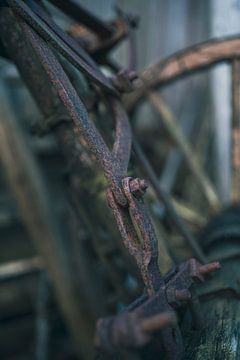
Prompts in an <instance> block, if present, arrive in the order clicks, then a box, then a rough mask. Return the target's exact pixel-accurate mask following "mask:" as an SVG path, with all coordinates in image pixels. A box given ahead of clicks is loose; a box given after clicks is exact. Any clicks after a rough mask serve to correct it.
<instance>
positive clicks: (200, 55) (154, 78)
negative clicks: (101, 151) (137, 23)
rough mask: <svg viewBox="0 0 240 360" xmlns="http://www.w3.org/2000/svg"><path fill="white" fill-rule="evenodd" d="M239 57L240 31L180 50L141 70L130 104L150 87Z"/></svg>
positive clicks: (136, 101) (133, 103) (130, 107)
mask: <svg viewBox="0 0 240 360" xmlns="http://www.w3.org/2000/svg"><path fill="white" fill-rule="evenodd" d="M239 57H240V36H239V35H238V36H231V37H227V38H223V39H214V40H210V41H207V42H204V43H201V44H198V45H195V46H192V47H189V48H187V49H184V50H182V51H179V52H177V53H175V54H173V55H171V56H169V57H168V58H166V59H163V60H160V61H159V62H158V63H156V64H154V65H151V66H149V67H148V68H146V69H145V70H143V71H142V72H141V73H140V74H139V79H138V80H136V81H135V84H134V85H135V87H136V90H135V91H134V92H133V93H132V94H129V95H128V96H127V97H126V96H125V98H124V102H125V104H126V107H127V109H128V110H132V109H133V107H134V106H135V105H136V104H137V103H138V102H139V101H140V100H141V99H142V98H143V97H144V96H145V94H146V90H148V89H150V88H156V87H157V86H160V85H166V84H168V83H170V82H172V81H175V80H177V79H178V78H180V77H182V76H186V75H190V74H192V73H194V72H197V71H200V70H203V69H206V68H208V67H210V66H212V65H215V64H218V63H221V62H226V61H230V60H232V59H234V58H239Z"/></svg>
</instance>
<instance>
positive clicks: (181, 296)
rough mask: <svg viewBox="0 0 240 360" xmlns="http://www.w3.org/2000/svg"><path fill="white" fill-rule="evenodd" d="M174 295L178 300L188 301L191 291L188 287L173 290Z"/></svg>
mask: <svg viewBox="0 0 240 360" xmlns="http://www.w3.org/2000/svg"><path fill="white" fill-rule="evenodd" d="M175 297H176V300H178V301H189V300H190V299H191V297H192V296H191V293H190V291H189V290H188V289H182V290H175Z"/></svg>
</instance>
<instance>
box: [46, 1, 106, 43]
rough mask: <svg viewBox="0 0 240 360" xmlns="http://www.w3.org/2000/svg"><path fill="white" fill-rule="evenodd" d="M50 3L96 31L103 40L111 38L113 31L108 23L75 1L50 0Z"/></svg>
mask: <svg viewBox="0 0 240 360" xmlns="http://www.w3.org/2000/svg"><path fill="white" fill-rule="evenodd" d="M50 2H51V3H52V4H53V5H55V6H57V7H58V8H59V9H61V10H62V11H63V12H64V13H65V14H67V15H69V16H70V17H72V18H73V19H74V20H76V21H77V22H79V23H80V24H83V25H85V26H86V27H87V28H89V29H91V30H92V31H94V32H95V33H96V34H97V35H99V36H100V37H101V38H102V39H105V38H109V37H111V36H112V34H113V30H112V29H111V27H110V26H108V24H107V23H106V22H103V21H101V20H100V19H99V18H98V17H97V16H95V15H93V14H92V13H90V12H89V11H87V10H86V9H84V8H83V7H82V6H81V5H80V4H79V3H76V2H75V1H73V0H68V1H67V2H66V0H50Z"/></svg>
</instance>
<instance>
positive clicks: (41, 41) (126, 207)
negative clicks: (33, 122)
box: [7, 0, 219, 359]
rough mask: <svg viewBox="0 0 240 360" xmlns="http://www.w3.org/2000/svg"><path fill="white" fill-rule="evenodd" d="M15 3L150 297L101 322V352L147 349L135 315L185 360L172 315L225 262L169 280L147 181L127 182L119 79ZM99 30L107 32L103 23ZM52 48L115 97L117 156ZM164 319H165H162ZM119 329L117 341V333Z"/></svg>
mask: <svg viewBox="0 0 240 360" xmlns="http://www.w3.org/2000/svg"><path fill="white" fill-rule="evenodd" d="M7 3H8V4H9V6H10V7H11V9H12V11H13V13H14V14H15V20H16V21H17V22H18V24H19V26H20V28H21V31H22V33H23V34H24V36H25V38H26V41H28V42H29V43H30V44H31V46H32V48H33V49H34V51H35V55H37V57H38V59H39V61H40V62H41V64H42V67H43V68H44V70H45V72H46V74H47V76H48V78H49V80H50V81H51V83H52V85H53V87H54V89H55V91H56V92H57V94H58V96H59V99H60V100H61V102H62V104H63V105H64V108H65V109H66V110H67V113H68V114H69V116H70V118H71V119H72V121H73V122H74V125H75V126H76V128H77V129H78V130H79V133H80V134H81V136H80V137H79V141H82V142H84V145H85V146H86V145H87V148H88V150H89V151H90V152H91V153H92V155H93V156H94V157H95V158H96V160H97V162H98V163H99V164H100V166H101V167H102V169H103V172H104V174H105V177H106V179H107V181H108V185H109V189H108V191H107V199H108V203H109V206H110V208H111V209H112V211H113V214H114V216H115V218H116V222H117V224H118V227H119V231H120V233H121V236H122V238H123V242H124V244H125V245H126V247H127V249H128V250H129V252H130V254H131V255H133V256H134V258H135V260H136V263H137V265H138V267H139V270H140V272H141V274H142V278H143V281H144V285H145V294H144V295H143V296H142V297H141V298H140V300H138V301H137V302H136V304H135V305H133V306H130V308H129V309H127V310H126V311H125V312H124V314H121V315H119V316H120V320H119V317H118V316H117V317H116V318H114V319H111V321H110V322H109V321H108V320H102V321H101V322H100V324H101V325H99V326H98V331H97V345H98V346H99V347H100V348H102V349H103V350H106V351H108V350H109V348H110V349H111V350H112V351H118V350H119V348H121V346H125V348H126V349H128V348H129V346H130V347H131V345H132V346H133V348H138V347H140V346H142V345H143V344H145V340H146V338H145V339H144V340H143V341H141V336H142V333H141V334H139V333H138V334H137V335H136V334H135V333H134V330H133V331H132V332H130V335H132V336H133V339H134V340H135V342H134V341H133V342H132V344H130V345H129V339H128V335H129V332H128V331H129V329H128V327H126V322H127V321H129V316H130V318H131V319H134V320H133V322H134V324H138V320H137V321H136V318H137V319H139V318H140V320H141V321H143V322H144V325H142V329H144V332H145V333H146V332H147V333H148V334H152V332H155V331H156V330H159V329H164V330H162V333H161V341H162V345H163V349H164V351H165V352H166V354H167V357H168V358H169V359H179V358H181V357H182V354H183V345H182V340H181V332H180V329H179V327H178V326H176V327H175V330H174V332H173V331H172V330H171V326H172V325H173V322H174V321H175V320H174V321H173V317H172V315H170V316H169V312H170V313H171V312H172V311H173V310H174V309H175V308H178V307H180V306H182V305H184V302H185V301H187V300H188V301H193V299H194V297H193V296H192V293H191V290H192V284H193V282H194V280H196V279H197V280H201V281H202V280H203V277H202V275H204V274H206V273H209V272H211V271H213V270H216V269H218V268H219V263H217V262H216V263H211V264H207V265H201V264H200V263H198V262H197V261H196V260H194V259H192V260H189V261H188V262H186V263H184V264H181V265H180V266H177V267H175V268H174V269H173V270H172V271H171V272H170V273H169V274H166V275H165V276H162V275H161V273H160V270H159V266H158V252H157V237H156V234H155V231H154V228H153V225H152V222H151V219H150V217H149V216H148V213H147V211H146V209H145V206H144V202H143V199H142V197H143V195H144V193H145V191H146V188H147V184H146V182H145V181H144V180H140V179H133V178H131V177H128V176H127V169H128V164H129V159H130V152H131V148H132V134H131V128H130V124H129V121H128V116H127V114H126V111H125V109H124V107H123V105H122V103H121V101H120V100H119V93H118V90H117V86H114V81H112V79H108V78H106V77H105V75H103V73H102V72H101V71H100V70H99V68H98V65H97V64H96V63H95V62H94V61H93V60H92V58H90V57H89V55H88V54H87V53H86V52H85V51H84V50H83V49H82V48H81V46H80V45H79V44H78V43H77V42H76V41H74V40H73V39H72V38H71V37H70V36H68V35H66V33H64V32H63V31H62V30H61V29H60V28H59V27H58V26H56V24H55V23H54V22H53V21H52V19H51V18H50V16H49V15H48V14H47V13H46V12H45V10H44V9H43V8H41V6H39V5H38V4H37V3H36V2H35V1H27V0H26V1H22V0H7ZM98 25H99V26H101V24H98ZM16 46H17V44H16ZM51 47H53V48H54V49H55V50H57V51H58V52H60V53H61V54H62V55H63V56H65V57H66V58H67V59H68V60H69V61H70V62H71V63H72V64H73V65H74V66H75V67H76V68H77V69H79V70H80V71H81V72H83V73H84V74H85V75H86V77H87V78H88V79H89V81H90V82H91V83H92V84H93V85H94V86H98V87H100V88H101V90H102V91H103V92H106V93H107V95H106V96H107V99H108V102H109V105H110V108H111V109H112V112H113V114H114V119H115V123H116V130H115V139H114V144H113V147H112V149H109V148H108V147H107V145H106V143H105V141H104V139H103V138H102V136H101V135H100V133H99V131H98V130H97V128H96V126H95V125H94V124H93V123H92V122H91V121H90V119H89V117H88V112H87V109H86V107H85V105H84V103H83V101H82V100H81V99H80V98H79V96H78V94H77V92H76V90H75V88H74V87H73V85H72V84H71V82H70V80H69V78H68V76H67V75H66V73H65V71H64V70H63V67H62V65H61V63H60V61H59V60H58V58H57V56H56V54H55V53H54V52H53V50H52V48H51ZM139 237H140V239H139ZM192 242H194V240H192ZM195 246H197V245H195ZM200 257H201V253H200ZM162 313H166V314H165V315H163V314H162ZM129 314H130V315H129ZM133 314H134V315H133ZM160 315H161V316H163V317H160V318H159V316H160ZM164 316H165V318H164ZM124 317H125V318H124ZM163 318H164V321H163ZM193 318H196V316H193ZM150 319H151V321H150ZM147 320H148V321H147ZM106 321H107V325H106ZM119 321H120V324H123V328H125V332H124V330H122V328H121V326H120V325H117V326H115V325H116V322H117V323H118V324H119ZM146 321H147V322H146ZM124 326H125V327H124ZM113 327H114V329H115V330H114V331H115V333H114V334H115V336H114V337H113V336H112V334H111V330H112V329H113ZM106 329H107V330H106ZM109 329H110V330H109ZM106 332H107V334H108V335H106ZM118 333H119V336H118ZM120 333H121V334H122V338H121V336H120ZM109 334H111V336H109ZM134 334H135V335H136V337H134ZM150 340H151V337H149V336H147V341H150Z"/></svg>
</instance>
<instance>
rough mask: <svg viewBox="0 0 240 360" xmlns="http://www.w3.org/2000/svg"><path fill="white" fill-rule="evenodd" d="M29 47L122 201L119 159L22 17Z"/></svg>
mask: <svg viewBox="0 0 240 360" xmlns="http://www.w3.org/2000/svg"><path fill="white" fill-rule="evenodd" d="M20 25H21V27H22V30H23V31H24V32H25V34H26V36H27V38H28V40H29V41H30V43H31V45H32V47H33V49H34V50H35V51H36V53H37V55H38V57H39V60H40V62H41V64H42V65H43V67H44V69H45V71H46V73H47V75H48V76H49V78H50V80H51V82H52V84H53V86H54V87H55V89H56V91H57V93H58V95H59V97H60V99H61V101H62V102H63V104H64V106H65V108H66V109H67V110H68V112H69V114H70V116H71V118H72V120H73V121H74V124H75V125H76V127H77V128H78V130H79V131H80V133H81V134H82V136H83V138H84V140H85V141H86V143H87V144H88V147H89V149H90V151H91V152H92V153H93V154H94V156H95V157H96V159H97V161H98V162H99V163H100V164H101V166H102V168H103V170H104V173H105V176H106V178H107V180H108V181H109V183H110V185H111V187H112V188H113V189H114V194H115V195H116V197H117V200H118V201H119V203H122V204H123V205H125V204H126V198H125V196H124V195H123V194H122V191H121V189H120V188H121V185H120V182H121V177H122V172H121V169H120V166H119V163H118V162H116V161H115V159H114V156H113V155H112V154H111V152H110V150H109V149H108V147H107V145H106V144H105V142H104V141H103V139H102V137H101V135H100V133H99V132H98V130H97V128H96V127H95V125H94V124H93V123H92V122H91V121H89V118H88V114H87V110H86V108H85V106H84V104H83V103H82V101H81V100H80V98H79V97H78V95H77V92H76V90H75V89H74V87H73V86H72V84H71V82H70V81H69V79H68V77H67V75H66V74H65V72H64V70H63V68H62V66H61V65H60V63H59V61H58V60H57V59H56V57H55V55H54V54H53V52H52V50H51V49H50V48H49V47H48V46H47V45H46V43H45V42H44V41H43V40H42V39H41V38H40V37H39V36H38V35H37V34H36V33H35V32H34V30H33V29H32V28H31V27H29V25H27V24H26V23H24V22H23V21H20Z"/></svg>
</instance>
